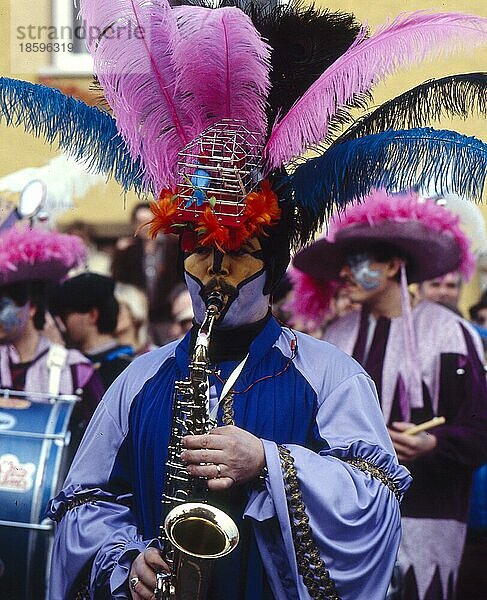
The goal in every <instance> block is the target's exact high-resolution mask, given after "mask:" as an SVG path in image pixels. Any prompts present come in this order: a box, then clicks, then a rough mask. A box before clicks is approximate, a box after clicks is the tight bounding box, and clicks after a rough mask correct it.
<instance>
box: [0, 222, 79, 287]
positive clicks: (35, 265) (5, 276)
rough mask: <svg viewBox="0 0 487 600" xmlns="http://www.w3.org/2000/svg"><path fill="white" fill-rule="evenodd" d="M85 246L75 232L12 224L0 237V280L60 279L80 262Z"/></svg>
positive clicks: (7, 281)
mask: <svg viewBox="0 0 487 600" xmlns="http://www.w3.org/2000/svg"><path fill="white" fill-rule="evenodd" d="M86 257H87V249H86V246H85V245H84V244H83V242H82V241H81V239H80V238H79V237H77V236H75V235H66V234H63V233H57V232H54V231H43V230H40V229H32V228H30V227H26V226H23V225H21V226H19V227H12V228H11V229H9V230H8V231H7V232H5V233H4V234H2V236H0V283H1V284H2V285H5V284H6V283H12V282H15V281H25V280H29V279H42V280H47V281H55V282H56V281H60V280H61V279H62V278H63V277H65V276H66V275H67V274H68V271H69V270H70V269H73V268H75V267H80V266H82V265H83V263H84V262H85V260H86Z"/></svg>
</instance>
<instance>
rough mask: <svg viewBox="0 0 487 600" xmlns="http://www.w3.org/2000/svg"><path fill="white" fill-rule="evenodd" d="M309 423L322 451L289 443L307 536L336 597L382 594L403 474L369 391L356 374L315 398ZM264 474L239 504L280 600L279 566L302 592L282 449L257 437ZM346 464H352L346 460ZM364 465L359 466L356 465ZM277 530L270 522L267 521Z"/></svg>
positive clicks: (304, 594)
mask: <svg viewBox="0 0 487 600" xmlns="http://www.w3.org/2000/svg"><path fill="white" fill-rule="evenodd" d="M320 401H321V405H320V408H319V411H318V415H317V424H318V428H319V431H320V434H321V436H322V437H323V439H325V440H326V441H327V442H328V444H329V446H330V447H329V449H327V450H324V451H322V452H320V453H319V454H316V453H314V452H312V451H311V450H308V449H306V448H303V447H300V446H295V445H289V446H286V448H287V450H289V451H290V454H291V456H292V459H293V461H294V466H295V469H296V473H297V481H298V484H299V488H300V490H301V494H302V499H303V502H304V506H305V510H306V513H307V516H308V518H309V525H310V528H311V531H312V535H313V539H314V542H315V544H316V547H317V549H318V551H319V556H320V558H321V560H322V561H323V562H324V565H325V567H326V569H327V570H328V572H329V576H330V578H331V580H332V581H333V583H334V585H335V586H336V590H337V593H338V596H339V597H340V598H341V599H342V600H352V599H353V600H360V599H363V600H366V599H367V600H369V599H370V598H383V597H385V594H386V590H387V586H388V584H389V581H390V577H391V572H392V568H393V565H394V561H395V557H396V553H397V549H398V546H399V540H400V525H401V523H400V514H399V502H398V498H400V497H402V494H403V493H404V492H405V490H406V489H407V488H408V486H409V484H410V480H411V478H410V476H409V473H408V471H407V470H406V469H405V468H404V467H402V466H400V465H398V463H397V459H396V457H395V455H394V451H393V449H392V446H391V442H390V440H389V438H388V435H387V431H386V428H385V425H384V421H383V417H382V413H381V411H380V408H379V404H378V401H377V396H376V395H375V391H374V387H373V384H372V382H371V381H370V379H369V378H368V377H367V376H366V375H364V374H358V375H354V376H352V377H349V378H348V379H346V380H345V381H343V382H342V383H341V384H340V385H338V386H337V388H335V389H334V390H333V391H332V392H331V393H330V394H329V395H327V397H326V398H324V399H323V398H321V399H320ZM264 447H265V452H266V459H267V468H268V472H269V475H268V477H267V480H266V490H265V491H262V492H255V493H254V494H253V495H252V496H251V498H250V501H249V504H248V506H247V509H246V516H247V517H250V518H252V519H253V521H254V530H255V532H256V537H257V541H258V544H259V549H260V552H261V554H262V557H263V559H264V563H265V565H266V569H267V572H268V574H269V577H270V581H271V585H272V587H273V591H274V594H275V595H276V597H278V598H281V597H286V593H285V591H284V589H283V586H285V585H288V584H286V583H283V581H284V579H283V573H284V572H285V571H286V568H283V565H287V569H288V571H289V572H290V573H291V574H292V579H293V581H294V585H295V586H296V589H297V592H298V595H299V598H301V599H308V598H310V595H309V593H308V591H307V588H306V586H305V584H304V581H303V578H302V576H301V575H300V574H299V573H298V563H297V560H296V552H295V546H294V540H293V530H292V528H291V518H290V512H289V504H288V499H287V492H288V486H287V481H288V480H287V476H286V473H285V470H283V462H282V450H280V449H279V448H278V447H277V446H276V445H275V444H274V443H273V442H267V441H264ZM347 461H355V462H354V463H350V462H347ZM364 465H368V466H369V467H370V469H369V470H365V471H363V470H362V469H361V468H360V466H364ZM273 521H274V522H276V521H277V522H278V525H279V526H278V527H272V526H271V525H270V524H271V523H272V522H273Z"/></svg>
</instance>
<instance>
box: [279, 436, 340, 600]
mask: <svg viewBox="0 0 487 600" xmlns="http://www.w3.org/2000/svg"><path fill="white" fill-rule="evenodd" d="M278 450H279V457H280V459H281V468H282V471H283V475H284V485H285V488H286V499H287V505H288V510H289V515H290V521H291V531H292V535H293V542H294V551H295V553H296V562H297V565H298V571H299V574H300V575H301V577H302V578H303V581H304V584H305V585H306V587H307V588H308V592H309V595H310V596H311V598H313V600H340V598H339V596H338V594H337V591H336V589H335V583H334V581H333V579H332V578H331V577H330V573H329V572H328V569H327V568H326V565H325V563H324V562H323V560H322V558H321V556H320V553H319V551H318V548H317V547H316V544H315V541H314V539H313V533H312V531H311V527H310V526H309V517H308V515H307V514H306V510H305V506H304V502H303V497H302V495H301V490H300V489H299V481H298V477H297V472H296V467H295V466H294V459H293V457H292V455H291V452H290V451H289V450H288V449H287V448H285V447H284V446H278Z"/></svg>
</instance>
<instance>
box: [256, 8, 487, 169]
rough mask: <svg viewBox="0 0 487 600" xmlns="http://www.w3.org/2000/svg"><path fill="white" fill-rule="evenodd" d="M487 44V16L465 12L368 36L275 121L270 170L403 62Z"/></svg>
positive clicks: (403, 21) (412, 18)
mask: <svg viewBox="0 0 487 600" xmlns="http://www.w3.org/2000/svg"><path fill="white" fill-rule="evenodd" d="M485 43H487V19H486V18H484V17H479V16H475V15H465V14H460V13H438V14H427V13H425V12H423V11H419V12H415V13H411V14H407V15H400V16H399V17H398V18H396V19H395V20H394V21H393V22H392V23H391V24H389V25H386V26H383V27H382V28H381V29H379V30H378V31H377V32H376V33H375V34H374V35H373V36H371V37H370V38H368V39H367V38H365V37H364V35H363V34H362V35H361V36H359V38H358V40H357V41H356V42H355V43H354V44H353V45H352V47H351V48H349V49H348V50H347V52H345V53H344V54H343V55H342V56H341V57H340V58H338V59H337V60H336V61H335V62H334V63H333V64H332V65H331V66H330V67H329V68H328V69H327V70H326V71H325V72H324V73H323V74H322V75H321V77H319V79H318V80H317V81H316V82H315V83H314V84H313V85H311V86H310V87H309V89H308V90H307V91H306V92H305V93H304V94H303V96H302V97H301V98H300V99H299V100H298V101H297V102H296V103H295V104H294V106H293V107H292V108H291V109H290V110H289V111H288V113H287V114H286V115H285V116H284V117H283V118H282V119H281V120H280V121H278V122H276V123H275V125H274V127H273V129H272V133H271V135H270V137H269V140H268V142H267V144H266V147H265V150H264V154H265V157H266V160H267V167H268V169H269V170H271V169H273V168H276V167H279V166H281V165H282V164H284V163H286V162H288V161H289V160H291V159H293V158H296V157H298V156H299V155H300V154H302V153H303V152H304V151H305V150H306V149H307V148H309V147H310V146H312V145H313V144H317V143H319V142H320V141H322V140H323V139H324V138H325V137H326V134H327V132H328V125H329V123H330V119H331V118H332V117H333V116H334V115H335V114H336V112H337V109H338V108H339V107H341V106H344V105H346V104H347V102H350V101H351V100H352V99H353V98H354V96H356V95H357V94H361V93H364V92H367V91H369V90H370V89H371V88H372V87H373V86H374V85H375V84H377V83H378V82H380V81H381V80H382V79H384V78H385V77H386V76H387V75H389V74H391V73H392V72H394V71H395V70H396V69H397V68H398V67H400V66H401V65H412V64H415V63H418V62H420V61H423V60H424V59H425V58H427V57H429V58H431V59H432V58H436V57H438V56H449V55H451V54H453V53H455V52H457V51H458V50H467V49H468V50H471V49H473V48H475V47H477V46H479V45H481V44H485Z"/></svg>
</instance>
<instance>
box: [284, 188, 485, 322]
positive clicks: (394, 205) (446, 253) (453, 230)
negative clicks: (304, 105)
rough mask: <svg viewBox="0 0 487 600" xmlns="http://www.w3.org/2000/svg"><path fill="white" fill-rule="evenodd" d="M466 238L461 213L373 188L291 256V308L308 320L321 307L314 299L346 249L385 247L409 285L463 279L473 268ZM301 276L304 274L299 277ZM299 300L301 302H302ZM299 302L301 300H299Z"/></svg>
mask: <svg viewBox="0 0 487 600" xmlns="http://www.w3.org/2000/svg"><path fill="white" fill-rule="evenodd" d="M470 246H471V244H470V240H469V239H468V237H467V235H466V234H465V233H464V232H463V230H462V228H461V224H460V217H459V216H458V215H456V214H454V213H453V212H451V211H449V210H447V209H446V208H445V207H443V206H440V205H439V204H437V203H436V202H435V201H434V200H433V199H429V198H424V197H422V196H420V195H419V194H417V193H416V192H410V193H405V194H389V193H387V192H385V191H384V190H374V191H373V192H372V193H371V194H370V195H369V196H367V197H366V198H364V199H363V200H362V201H361V202H359V203H356V204H351V205H349V206H348V207H347V208H346V209H345V210H344V211H340V212H338V213H337V214H335V215H334V216H333V217H332V218H331V219H330V223H329V226H328V233H327V235H326V236H324V237H322V238H320V239H318V240H317V241H316V242H314V243H313V244H311V245H310V246H308V247H307V248H304V249H303V250H301V251H300V252H298V253H297V254H296V256H295V257H294V259H293V265H294V267H295V269H297V270H298V272H296V271H295V272H294V274H293V280H294V291H295V303H299V304H300V305H299V306H295V308H296V310H298V311H299V312H300V313H301V314H304V315H305V316H306V317H308V318H311V319H312V320H319V319H317V317H319V316H320V315H322V314H323V312H324V311H326V306H323V305H322V306H320V304H323V303H320V301H319V298H320V297H324V296H326V295H327V294H326V293H325V294H324V290H326V289H328V287H329V283H330V282H334V281H339V279H340V277H339V276H340V270H341V268H342V267H343V265H344V264H345V263H346V260H347V258H348V257H349V256H350V254H351V253H353V252H357V251H366V250H367V249H372V251H373V250H374V249H377V248H381V247H387V248H390V249H392V251H397V253H398V256H399V257H401V258H403V259H404V261H405V266H406V272H407V277H408V281H409V283H413V282H416V283H419V282H421V281H425V280H427V279H433V278H435V277H439V276H441V275H444V274H446V273H449V272H450V271H459V272H460V273H461V275H462V277H463V278H464V279H466V280H468V279H469V278H470V277H471V276H472V274H473V272H474V269H475V257H474V255H473V253H472V251H471V249H470ZM303 275H304V276H303ZM303 299H304V300H303ZM303 302H304V303H303Z"/></svg>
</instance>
